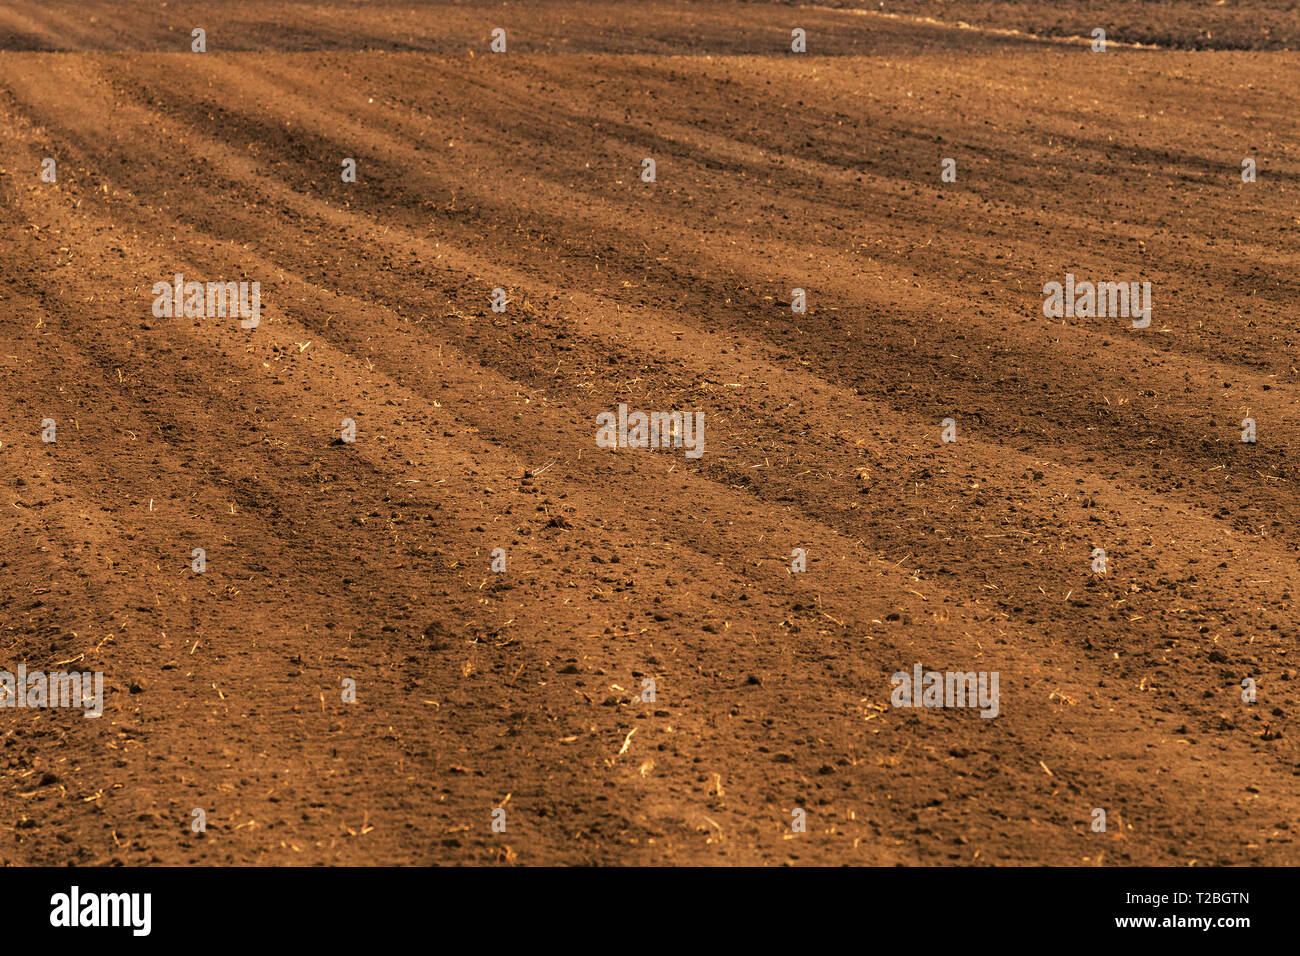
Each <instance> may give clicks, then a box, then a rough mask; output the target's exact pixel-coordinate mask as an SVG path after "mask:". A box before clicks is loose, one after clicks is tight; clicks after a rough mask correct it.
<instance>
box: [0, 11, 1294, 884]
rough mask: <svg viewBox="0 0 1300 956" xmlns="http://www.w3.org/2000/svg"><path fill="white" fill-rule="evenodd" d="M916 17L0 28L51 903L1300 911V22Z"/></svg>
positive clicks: (597, 17) (2, 381)
mask: <svg viewBox="0 0 1300 956" xmlns="http://www.w3.org/2000/svg"><path fill="white" fill-rule="evenodd" d="M865 6H866V7H867V8H865V9H862V10H850V9H835V8H833V7H817V6H801V5H800V6H796V5H781V4H771V3H750V4H739V3H703V2H691V3H663V2H635V3H619V4H598V3H576V2H555V3H550V2H535V3H510V4H496V3H493V4H487V3H482V4H456V5H424V4H415V3H411V2H403V3H395V2H392V3H390V2H371V3H348V2H304V3H284V2H268V3H259V4H251V3H250V4H236V3H217V2H213V3H186V2H171V3H160V2H149V3H116V2H114V3H110V2H86V3H73V2H51V3H42V4H34V3H20V2H3V3H0V51H2V52H0V226H2V227H3V228H2V229H0V340H2V342H3V348H0V407H2V408H3V416H0V442H3V445H2V446H0V482H2V483H3V489H4V497H3V501H0V510H2V511H3V514H4V518H3V522H2V523H0V530H2V531H3V545H2V547H0V669H8V670H14V669H16V668H17V665H18V664H19V663H23V662H25V663H26V664H27V666H28V667H29V668H31V669H36V668H51V669H83V670H100V671H103V672H104V673H105V675H106V680H107V685H108V691H107V702H106V712H105V714H104V716H103V717H102V718H101V719H99V720H87V719H83V717H82V716H81V714H80V713H79V712H77V711H73V710H53V709H51V710H10V709H6V710H0V728H2V732H0V745H2V746H0V773H2V775H3V778H2V779H0V860H3V861H4V862H8V863H11V864H47V863H79V864H117V863H121V864H132V865H135V864H150V863H154V864H159V863H166V864H181V863H204V864H246V863H256V864H319V863H327V864H332V863H363V864H380V863H401V864H427V863H474V864H480V863H493V862H503V863H519V864H555V863H561V864H579V863H603V864H662V863H689V864H776V863H785V862H793V863H798V864H847V863H860V864H976V865H980V864H990V863H1001V864H1027V863H1051V864H1071V865H1097V864H1100V865H1108V864H1121V863H1134V864H1173V865H1189V864H1198V865H1205V864H1244V863H1245V864H1248V863H1261V864H1262V863H1269V864H1295V863H1300V848H1298V847H1297V836H1298V834H1297V827H1298V826H1300V822H1298V817H1297V809H1298V808H1300V798H1298V797H1297V774H1298V773H1300V756H1298V753H1297V746H1296V744H1297V740H1300V725H1298V724H1297V720H1296V717H1297V694H1298V692H1300V682H1298V679H1297V670H1296V666H1297V652H1296V646H1295V645H1296V634H1297V623H1296V619H1295V606H1296V602H1297V598H1296V597H1295V594H1296V592H1297V590H1300V569H1298V568H1297V550H1298V549H1300V520H1298V519H1300V505H1297V503H1296V491H1297V481H1300V468H1297V464H1296V462H1295V461H1294V460H1293V457H1292V456H1293V455H1294V454H1295V453H1296V450H1297V449H1298V448H1300V371H1297V366H1300V361H1298V360H1297V355H1296V349H1297V346H1298V345H1300V331H1297V328H1296V314H1295V303H1296V301H1297V298H1298V297H1300V280H1298V279H1297V274H1298V273H1300V253H1298V252H1297V246H1296V234H1297V233H1296V229H1297V226H1300V204H1298V203H1297V199H1298V198H1300V193H1298V191H1297V182H1298V176H1300V59H1297V55H1296V54H1293V53H1289V52H1286V51H1285V50H1284V49H1283V48H1284V47H1288V46H1292V47H1293V46H1294V45H1295V43H1294V40H1295V37H1296V35H1297V33H1298V32H1300V30H1298V28H1297V19H1298V16H1300V15H1298V14H1297V10H1296V7H1295V5H1294V4H1292V3H1286V2H1272V0H1270V2H1255V3H1241V2H1233V3H1230V4H1227V5H1221V6H1215V5H1212V4H1211V5H1207V4H1201V3H1195V4H1192V3H1185V4H1155V3H1140V4H1133V3H1122V2H1111V3H1088V4H1067V5H1064V6H1065V7H1067V8H1069V9H1067V10H1066V11H1065V12H1061V13H1060V14H1059V15H1058V16H1055V17H1047V16H1046V15H1044V14H1040V13H1036V12H1035V11H1038V10H1040V8H1041V7H1042V6H1043V5H1040V4H1026V3H1007V4H991V3H954V4H951V5H948V4H942V3H937V2H914V3H898V4H887V5H886V7H887V9H886V10H885V11H883V12H882V11H880V10H879V9H878V8H877V7H876V5H874V4H871V5H865ZM1035 17H1038V18H1039V19H1035ZM1040 19H1041V20H1042V22H1039V20H1040ZM958 21H964V22H965V23H966V24H967V25H966V26H960V25H958ZM1049 21H1050V22H1049ZM1224 24H1226V26H1224ZM1094 25H1096V26H1102V27H1104V28H1106V27H1112V25H1113V27H1112V29H1111V32H1110V33H1109V34H1108V36H1109V37H1110V38H1111V40H1112V41H1113V45H1112V47H1111V49H1109V50H1108V51H1107V52H1106V53H1105V54H1094V53H1092V52H1091V51H1090V49H1089V46H1088V40H1087V39H1086V37H1087V36H1088V34H1089V33H1090V30H1091V27H1092V26H1094ZM498 26H500V27H504V28H505V29H506V30H507V36H508V49H507V52H506V53H505V54H504V55H494V54H491V53H489V51H488V43H489V33H490V31H491V30H492V28H494V27H498ZM194 27H202V28H204V29H205V30H206V31H207V44H208V52H207V53H206V54H196V53H191V52H189V47H190V31H191V29H193V28H194ZM794 27H802V28H804V29H805V30H807V34H808V53H807V54H806V55H795V54H792V53H791V52H790V31H791V29H792V28H794ZM1008 31H1017V32H1008ZM1225 31H1226V32H1225ZM1207 32H1208V33H1209V34H1211V35H1212V36H1210V37H1209V38H1208V39H1207V38H1206V37H1204V36H1202V34H1204V33H1207ZM1071 36H1078V37H1084V38H1085V39H1068V38H1069V37H1071ZM1138 43H1142V44H1153V43H1154V44H1157V45H1158V48H1135V47H1133V46H1131V45H1126V44H1138ZM1192 47H1200V48H1201V49H1191V48H1192ZM45 157H52V158H54V159H55V160H56V162H57V182H56V183H53V184H49V183H43V182H41V180H40V175H39V174H40V167H41V162H42V160H43V159H44V158H45ZM345 157H352V158H355V159H356V160H357V164H358V181H357V182H356V183H355V184H346V183H343V182H341V181H340V168H341V162H342V160H343V158H345ZM646 157H652V158H654V159H655V160H656V163H657V174H658V182H657V183H653V184H651V183H645V182H642V181H641V179H640V171H641V161H642V159H644V158H646ZM944 157H953V158H955V159H956V161H957V169H958V180H957V182H955V183H943V182H941V181H940V177H939V172H940V162H941V160H942V159H943V158H944ZM1245 157H1253V158H1254V159H1255V160H1256V162H1257V163H1258V169H1259V177H1258V182H1256V183H1254V184H1246V183H1243V182H1242V178H1241V163H1242V160H1243V158H1245ZM1066 272H1073V273H1074V274H1076V275H1078V276H1080V277H1094V278H1101V279H1114V280H1139V279H1145V280H1150V281H1151V282H1152V283H1153V286H1154V321H1153V323H1152V325H1151V327H1150V328H1149V329H1145V330H1134V329H1131V328H1130V327H1129V323H1128V322H1127V321H1126V320H1124V319H1067V320H1053V319H1047V318H1044V316H1043V312H1042V303H1043V294H1042V286H1043V284H1044V283H1045V282H1048V281H1052V280H1057V281H1061V280H1063V278H1064V275H1065V273H1066ZM175 273H183V274H184V275H185V276H186V278H188V279H198V280H200V281H204V280H232V281H238V280H241V279H246V280H250V281H251V280H257V281H260V283H261V293H262V302H263V308H262V317H261V318H262V321H261V325H260V326H259V327H258V328H256V329H253V330H251V331H250V330H245V329H242V328H241V327H240V326H239V323H238V321H236V320H233V319H220V318H213V319H206V318H202V319H198V318H188V319H187V318H155V317H154V316H153V314H152V312H151V305H152V302H153V295H152V293H151V288H152V286H153V284H154V283H155V282H158V281H160V280H162V281H170V279H171V277H172V276H173V275H174V274H175ZM498 286H500V287H503V288H505V289H506V290H507V291H508V294H509V306H508V310H507V311H506V312H505V313H504V314H498V313H495V312H493V311H492V310H491V309H490V296H491V290H492V289H493V288H495V287H498ZM795 288H802V289H805V290H807V295H808V305H809V308H808V312H807V314H804V315H799V314H794V313H792V311H791V309H790V296H791V290H792V289H795ZM620 402H626V403H628V404H629V405H630V406H632V407H633V408H638V409H647V410H665V411H666V410H671V409H690V410H699V411H702V412H703V413H704V416H705V428H706V431H705V440H706V450H705V454H704V456H703V458H701V459H699V460H692V459H688V458H686V457H685V456H684V455H683V454H682V453H681V451H675V452H674V451H659V452H649V451H627V450H620V451H608V450H603V449H600V448H598V447H597V446H596V444H595V431H596V425H595V419H596V416H597V415H598V414H599V413H600V412H602V411H606V410H612V409H614V408H616V407H617V405H618V404H619V403H620ZM949 417H951V418H953V419H954V420H955V421H956V422H957V423H958V441H957V442H956V443H955V444H945V443H943V442H941V441H940V434H939V433H940V422H941V421H942V420H943V419H945V418H949ZM1247 417H1250V418H1253V419H1255V420H1256V421H1257V422H1258V437H1259V440H1258V443H1257V444H1253V445H1252V444H1246V443H1243V442H1242V441H1241V431H1242V424H1241V423H1242V420H1243V419H1244V418H1247ZM47 418H52V419H54V420H55V421H56V422H57V442H55V443H53V444H46V443H43V442H42V441H41V427H42V426H41V422H42V420H44V419H47ZM345 418H351V419H354V420H355V421H356V423H357V429H358V437H357V441H356V442H355V443H354V444H345V443H342V442H341V441H340V440H339V436H340V429H341V422H342V420H343V419H345ZM195 548H203V549H205V550H206V553H207V571H206V573H204V574H194V573H192V571H191V570H190V561H191V552H192V550H193V549H195ZM494 548H504V549H506V551H507V553H508V570H507V572H506V573H504V574H494V573H492V571H491V569H490V555H491V552H492V550H493V549H494ZM795 548H803V549H806V551H807V555H808V569H807V571H806V572H805V573H802V574H796V573H792V572H791V570H790V561H791V552H792V550H793V549H795ZM1094 548H1104V549H1105V551H1106V552H1107V555H1108V558H1109V562H1108V570H1107V573H1106V574H1104V575H1100V574H1094V573H1093V571H1092V557H1091V556H1092V552H1093V549H1094ZM917 662H920V663H922V665H923V666H924V667H925V668H927V669H933V670H960V671H967V670H975V671H996V672H997V673H998V674H999V675H1000V689H1001V701H1000V710H1001V712H1000V714H999V716H998V717H996V718H995V719H983V718H981V717H980V715H979V713H978V711H976V710H972V709H964V710H963V709H909V710H904V709H895V708H892V707H891V706H890V675H891V674H893V673H894V672H896V671H898V670H910V669H911V668H912V666H913V664H915V663H917ZM1247 677H1249V678H1252V679H1253V680H1255V681H1256V682H1257V686H1258V699H1257V700H1256V702H1254V703H1253V704H1249V703H1246V702H1245V701H1243V699H1242V688H1241V683H1242V680H1243V679H1244V678H1247ZM647 678H650V679H653V680H654V681H655V682H656V687H657V699H656V700H655V701H653V702H645V701H643V700H642V698H641V693H642V686H643V683H642V682H643V681H644V680H646V679H647ZM345 679H352V680H354V681H355V682H356V688H357V697H358V699H357V702H356V703H355V704H349V703H344V702H343V699H342V687H343V682H344V680H345ZM497 807H504V808H505V810H506V819H507V830H506V832H505V833H504V834H497V833H493V832H492V829H491V819H492V811H493V809H494V808H497ZM796 807H799V808H803V809H805V810H806V811H807V818H808V832H807V833H804V834H793V833H792V832H791V820H792V815H791V814H792V810H793V809H794V808H796ZM195 808H202V809H204V810H205V811H206V814H207V830H206V833H203V834H195V833H194V832H192V830H191V826H190V824H191V820H192V811H193V810H194V809H195ZM1095 808H1101V809H1104V810H1105V811H1106V813H1107V822H1108V826H1107V829H1106V832H1105V833H1094V832H1093V831H1092V828H1091V823H1092V820H1093V810H1094V809H1095Z"/></svg>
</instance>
